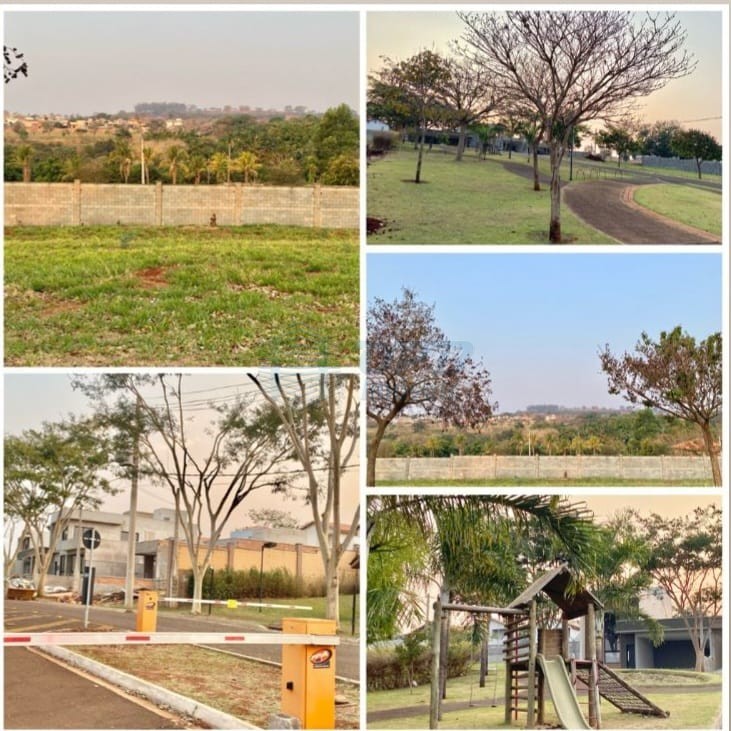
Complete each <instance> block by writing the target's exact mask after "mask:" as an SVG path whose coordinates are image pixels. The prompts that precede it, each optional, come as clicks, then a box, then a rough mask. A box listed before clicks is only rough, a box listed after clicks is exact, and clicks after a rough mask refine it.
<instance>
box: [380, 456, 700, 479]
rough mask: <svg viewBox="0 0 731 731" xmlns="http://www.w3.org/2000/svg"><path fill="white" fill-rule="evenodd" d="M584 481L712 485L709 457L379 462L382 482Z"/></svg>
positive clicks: (457, 459) (547, 457) (586, 457)
mask: <svg viewBox="0 0 731 731" xmlns="http://www.w3.org/2000/svg"><path fill="white" fill-rule="evenodd" d="M513 478H518V479H520V478H523V479H530V480H536V479H546V480H549V479H551V480H555V479H585V478H599V479H601V478H615V479H617V478H618V479H622V480H635V479H636V480H661V481H667V482H682V481H684V480H693V481H695V480H707V481H708V482H709V484H710V483H711V481H712V476H711V464H710V460H709V459H708V458H707V457H666V456H656V457H655V456H653V457H626V456H621V455H616V456H608V457H606V456H599V455H570V456H545V455H536V456H532V457H525V456H504V455H491V456H479V457H456V456H454V457H419V458H415V457H402V458H381V459H378V460H377V461H376V480H377V481H378V482H414V481H418V480H499V479H513Z"/></svg>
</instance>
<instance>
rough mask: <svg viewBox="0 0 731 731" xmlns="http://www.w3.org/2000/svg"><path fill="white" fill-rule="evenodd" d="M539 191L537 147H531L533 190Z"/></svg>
mask: <svg viewBox="0 0 731 731" xmlns="http://www.w3.org/2000/svg"><path fill="white" fill-rule="evenodd" d="M540 189H541V178H540V176H539V174H538V145H534V146H533V190H540Z"/></svg>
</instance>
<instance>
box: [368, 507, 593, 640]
mask: <svg viewBox="0 0 731 731" xmlns="http://www.w3.org/2000/svg"><path fill="white" fill-rule="evenodd" d="M391 513H397V514H398V515H399V516H401V520H402V521H403V523H404V524H406V525H408V526H409V527H410V530H418V532H419V534H420V535H421V536H423V539H424V540H425V541H426V542H427V543H428V544H429V546H430V547H431V563H430V565H429V567H428V570H427V571H426V572H425V573H423V574H422V576H421V579H422V581H424V582H426V581H428V580H430V579H433V578H435V577H436V578H437V580H438V581H439V582H440V593H441V594H442V595H443V596H447V597H449V596H457V597H459V598H460V599H461V600H462V601H464V600H466V599H467V600H471V601H475V600H479V601H481V602H484V603H489V602H504V601H507V600H508V598H509V597H511V596H515V595H516V594H517V593H519V591H520V590H521V589H522V588H523V587H522V586H520V585H519V581H520V580H521V576H522V570H520V566H519V564H518V558H519V557H518V556H517V554H516V553H515V552H514V551H513V547H514V546H515V541H514V537H515V535H516V534H518V533H521V532H523V531H525V530H527V527H528V525H529V523H530V524H531V525H534V526H535V525H537V526H539V528H540V529H541V530H543V531H544V532H545V533H547V534H548V535H550V536H553V537H554V538H555V540H556V542H557V544H558V545H559V547H560V549H561V552H562V558H563V559H564V560H565V561H567V562H568V564H569V566H570V567H571V569H572V572H573V574H574V576H575V577H576V578H577V579H584V578H586V577H589V576H591V575H592V574H593V571H594V556H595V542H596V535H597V529H596V528H595V526H594V523H593V514H592V513H591V512H590V511H588V510H587V509H586V508H585V507H583V505H582V504H580V503H579V504H574V503H571V502H569V501H567V500H566V499H564V498H560V497H558V496H548V495H485V496H469V495H457V496H451V495H440V496H432V495H414V496H399V495H381V496H378V497H372V498H371V499H370V501H369V505H368V543H367V545H366V550H367V551H369V552H378V551H390V552H393V551H398V550H399V547H398V541H397V540H394V538H393V537H391V538H389V537H388V536H386V538H384V535H383V531H382V530H381V527H382V525H383V524H382V521H384V520H385V521H388V520H390V517H389V516H390V514H391ZM374 538H375V540H373V539H374ZM412 544H413V541H407V542H406V545H407V546H408V547H409V548H411V546H412ZM511 552H512V553H511ZM404 560H405V561H408V558H405V559H404ZM368 566H369V572H370V566H371V564H370V562H368ZM408 575H409V576H410V578H412V579H413V578H414V574H413V572H411V573H409V574H408ZM378 586H379V584H378V582H376V583H375V584H374V587H372V586H371V580H370V576H369V586H368V617H367V622H368V627H369V637H370V636H371V635H378V634H379V630H378V627H379V626H380V623H382V622H386V626H387V624H388V622H387V620H386V618H384V617H379V616H378V615H377V614H375V612H374V611H372V609H371V602H372V603H373V604H372V606H373V607H380V610H379V611H382V609H383V606H385V604H384V602H381V601H380V598H379V596H378V589H377V587H378ZM397 588H398V590H399V601H395V600H394V598H393V596H392V597H391V598H390V600H389V606H391V611H393V612H396V613H397V615H398V616H411V617H414V616H418V613H419V609H418V607H417V606H415V605H414V601H413V598H412V595H411V594H410V593H409V589H410V587H408V586H400V587H397ZM390 591H391V593H393V587H391V589H390ZM390 624H391V626H395V625H397V624H398V622H393V621H391V622H390Z"/></svg>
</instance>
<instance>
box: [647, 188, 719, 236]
mask: <svg viewBox="0 0 731 731" xmlns="http://www.w3.org/2000/svg"><path fill="white" fill-rule="evenodd" d="M634 200H635V202H636V203H639V204H640V205H641V206H645V208H649V209H650V210H651V211H654V212H655V213H659V214H660V215H662V216H666V217H667V218H672V219H673V220H675V221H680V223H684V224H685V225H686V226H693V227H694V228H698V229H700V230H701V231H707V232H708V233H711V234H715V235H716V236H719V237H720V236H721V228H722V222H721V203H722V200H721V195H720V191H719V192H718V193H714V192H713V191H710V190H703V189H701V188H696V187H692V186H681V185H673V184H672V183H657V184H654V185H641V186H640V187H638V188H636V189H635V192H634Z"/></svg>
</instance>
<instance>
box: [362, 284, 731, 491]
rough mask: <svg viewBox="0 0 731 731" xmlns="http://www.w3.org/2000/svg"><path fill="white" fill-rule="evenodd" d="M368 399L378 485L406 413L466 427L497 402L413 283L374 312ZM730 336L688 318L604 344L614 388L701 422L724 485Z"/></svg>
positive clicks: (371, 475)
mask: <svg viewBox="0 0 731 731" xmlns="http://www.w3.org/2000/svg"><path fill="white" fill-rule="evenodd" d="M367 331H368V337H367V362H368V387H367V389H368V404H367V413H368V417H369V419H370V420H371V422H372V424H373V427H372V429H371V431H370V434H369V438H368V469H367V481H368V484H369V485H375V478H376V458H377V456H378V452H379V448H380V445H381V442H382V441H383V437H384V435H385V433H386V430H387V429H388V427H389V426H390V425H391V424H392V423H393V421H394V419H395V418H396V417H397V416H398V415H399V414H402V413H412V414H417V415H425V416H431V417H434V418H435V419H437V420H438V421H439V422H441V423H443V424H444V425H445V426H455V427H457V428H459V429H462V430H465V429H467V428H471V429H479V428H481V427H482V426H484V425H485V424H486V423H487V421H488V420H489V418H490V417H491V416H492V414H493V412H494V411H496V410H497V406H498V404H497V402H494V401H493V400H492V383H491V379H490V374H489V372H488V371H487V370H486V369H485V367H484V365H483V364H482V362H477V361H474V360H473V359H472V358H471V357H470V356H467V355H465V354H464V353H463V352H462V351H461V350H460V349H459V348H457V347H456V346H455V345H454V344H453V343H452V342H451V341H450V340H449V338H448V337H447V336H446V334H445V333H444V332H443V331H442V330H441V328H440V327H439V326H438V325H437V323H436V320H435V317H434V308H433V306H431V307H430V306H428V305H426V304H424V303H423V302H420V301H419V300H418V299H417V298H416V295H415V293H414V292H412V291H411V290H408V289H405V290H404V292H403V297H402V299H400V300H394V301H392V302H387V301H385V300H382V299H380V298H379V299H376V300H375V301H374V302H373V304H372V305H371V307H370V308H369V310H368V314H367ZM722 351H723V347H722V337H721V333H713V334H711V335H709V336H708V337H707V338H705V339H704V340H701V341H696V339H695V338H694V337H692V336H691V335H689V334H688V333H686V332H684V331H683V330H682V328H681V327H680V326H678V327H676V328H674V329H673V330H671V331H668V332H661V333H660V336H659V338H658V339H657V340H655V339H653V338H651V337H650V336H649V335H648V334H647V333H642V335H641V337H640V340H639V341H638V342H637V344H636V346H635V350H634V352H632V353H628V352H625V353H623V354H621V355H615V354H614V353H612V351H611V350H610V348H609V345H606V346H605V347H604V349H602V350H600V351H599V354H598V355H599V361H600V364H601V367H602V370H603V371H604V373H606V375H607V388H608V390H609V393H612V394H618V395H621V396H623V397H624V398H625V399H626V400H627V401H629V402H630V403H633V404H641V405H643V406H645V407H646V408H652V409H656V410H657V411H659V412H661V413H663V414H666V415H667V416H669V417H672V418H677V419H681V420H683V421H686V422H688V423H690V424H693V425H694V426H695V427H696V428H697V429H698V430H699V431H700V434H701V436H702V438H703V444H704V447H705V452H706V454H708V456H709V459H710V463H711V470H712V475H713V484H714V485H721V484H722V480H721V467H720V463H719V455H718V450H717V449H716V446H715V437H714V428H715V425H716V422H717V420H718V418H719V416H720V413H721V407H722V403H723V399H722V380H723V379H722V362H723V358H722Z"/></svg>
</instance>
